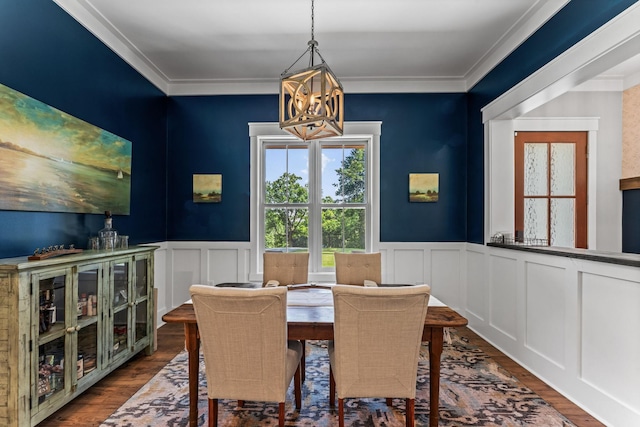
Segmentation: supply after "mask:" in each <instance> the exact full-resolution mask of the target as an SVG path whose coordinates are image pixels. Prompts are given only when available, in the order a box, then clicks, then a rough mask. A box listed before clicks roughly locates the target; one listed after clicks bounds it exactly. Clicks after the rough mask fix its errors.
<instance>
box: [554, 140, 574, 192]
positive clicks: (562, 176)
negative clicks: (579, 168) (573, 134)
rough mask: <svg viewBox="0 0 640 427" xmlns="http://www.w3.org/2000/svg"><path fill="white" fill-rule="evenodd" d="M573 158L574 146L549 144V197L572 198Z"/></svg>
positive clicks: (569, 144) (570, 144)
mask: <svg viewBox="0 0 640 427" xmlns="http://www.w3.org/2000/svg"><path fill="white" fill-rule="evenodd" d="M575 157H576V145H575V144H573V143H554V144H551V195H553V196H573V195H574V194H575V188H574V184H575V176H574V170H575V163H576V160H575Z"/></svg>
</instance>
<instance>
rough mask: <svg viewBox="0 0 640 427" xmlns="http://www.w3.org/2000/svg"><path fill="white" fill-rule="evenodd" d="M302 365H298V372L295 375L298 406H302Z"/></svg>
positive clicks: (294, 384)
mask: <svg viewBox="0 0 640 427" xmlns="http://www.w3.org/2000/svg"><path fill="white" fill-rule="evenodd" d="M301 370H302V367H301V366H300V365H298V368H297V369H296V373H295V374H294V375H293V392H294V394H295V398H296V408H298V409H300V408H302V391H301V389H302V379H301V378H300V376H301V373H300V371H301Z"/></svg>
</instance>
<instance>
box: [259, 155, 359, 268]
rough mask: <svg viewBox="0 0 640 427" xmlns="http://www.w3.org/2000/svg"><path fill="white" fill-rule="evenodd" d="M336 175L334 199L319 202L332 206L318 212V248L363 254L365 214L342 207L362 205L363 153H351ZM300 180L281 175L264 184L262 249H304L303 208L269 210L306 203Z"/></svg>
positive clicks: (306, 194)
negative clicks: (319, 245)
mask: <svg viewBox="0 0 640 427" xmlns="http://www.w3.org/2000/svg"><path fill="white" fill-rule="evenodd" d="M336 172H337V173H338V183H336V184H334V186H335V187H336V194H335V196H336V198H335V199H333V198H332V197H331V196H325V197H324V198H323V199H322V203H323V204H332V205H334V206H333V207H330V208H324V209H322V213H321V215H322V247H323V248H338V250H344V248H352V249H360V250H363V249H365V231H366V230H365V211H364V209H362V208H352V207H345V206H344V205H343V204H344V203H364V201H365V197H364V196H365V176H366V174H365V172H366V171H365V158H364V149H360V148H359V149H351V150H350V152H349V154H348V155H347V156H346V157H345V158H344V160H343V161H342V165H341V167H340V168H339V169H337V170H336ZM301 180H302V178H301V177H299V176H297V175H295V174H292V173H284V174H282V176H280V177H279V178H278V179H276V180H275V181H273V182H267V183H266V194H265V197H266V199H265V203H266V204H271V205H272V206H271V207H268V208H267V209H266V211H265V248H292V247H304V248H306V247H308V233H309V212H308V210H307V208H306V206H304V207H302V206H301V207H300V208H293V207H290V206H282V207H278V206H273V205H277V204H288V205H291V204H296V203H300V204H306V203H308V202H309V187H308V185H302V184H301V183H300V181H301ZM331 253H333V251H332V252H331ZM331 256H332V255H331ZM323 265H324V255H323ZM331 265H333V261H331Z"/></svg>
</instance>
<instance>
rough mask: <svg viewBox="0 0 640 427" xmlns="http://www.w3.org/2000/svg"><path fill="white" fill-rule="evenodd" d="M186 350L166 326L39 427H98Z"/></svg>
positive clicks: (552, 400)
mask: <svg viewBox="0 0 640 427" xmlns="http://www.w3.org/2000/svg"><path fill="white" fill-rule="evenodd" d="M458 333H459V334H461V335H463V336H465V337H467V338H468V339H469V340H470V342H471V343H473V344H475V345H477V346H478V347H480V348H481V349H482V350H483V351H484V352H485V353H487V354H488V355H489V356H491V357H492V358H493V359H494V360H495V361H496V362H498V363H499V364H500V365H502V366H503V367H504V368H505V369H506V370H508V371H509V372H510V373H511V374H512V375H513V376H515V377H516V378H518V379H519V380H520V381H522V382H523V383H524V384H525V385H526V386H527V387H529V388H531V389H532V390H533V391H534V392H536V393H537V394H538V395H539V396H540V397H542V398H543V399H544V400H546V401H547V402H549V404H551V405H552V406H553V407H555V408H556V410H558V411H559V412H560V413H562V414H563V415H564V416H566V417H567V418H569V419H570V420H571V421H572V422H573V423H574V424H576V425H577V426H579V427H596V426H597V427H602V426H604V424H602V423H600V422H599V421H597V420H596V419H595V418H593V417H591V416H590V415H589V414H587V413H586V412H585V411H583V410H582V409H580V408H579V407H577V406H576V405H574V404H573V403H572V402H571V401H569V400H567V399H565V398H564V397H562V396H561V395H560V394H559V393H557V392H556V391H555V390H553V389H552V388H551V387H549V386H548V385H546V384H545V383H543V382H542V381H540V380H539V379H538V378H536V377H535V376H534V375H532V374H531V373H530V372H528V371H527V370H526V369H524V368H523V367H521V366H520V365H518V364H517V363H515V362H514V361H513V360H511V359H510V358H508V357H507V356H505V355H504V354H503V353H502V352H500V351H498V350H497V349H496V348H495V347H493V346H492V345H490V344H489V343H487V342H486V341H484V340H483V339H482V338H480V337H479V336H478V335H476V334H475V333H474V332H472V331H471V330H469V329H468V328H461V329H458ZM183 348H184V330H183V327H182V325H179V324H165V325H163V326H162V327H160V328H159V329H158V351H156V352H155V353H154V354H153V355H151V356H145V355H144V354H139V355H138V356H136V357H134V358H133V359H132V360H130V361H129V362H127V363H126V364H124V365H123V366H122V367H120V368H119V369H117V370H116V371H114V372H112V373H111V374H110V375H109V376H107V377H106V378H104V379H102V380H101V381H100V382H98V383H97V384H96V385H94V386H93V387H91V389H89V390H87V391H86V392H85V393H83V394H82V395H80V396H78V397H77V398H76V399H74V400H73V401H72V402H70V403H68V404H67V405H66V406H65V407H63V408H62V409H60V410H59V411H57V412H56V413H54V414H53V415H51V416H50V417H49V418H47V419H46V420H44V421H43V422H42V423H40V424H39V425H38V426H39V427H63V426H64V427H90V426H99V425H100V424H101V423H102V422H103V421H104V420H106V419H107V418H109V416H110V415H111V414H112V413H113V412H114V411H115V410H116V409H118V408H119V407H120V406H121V405H122V404H123V403H124V402H126V401H127V400H128V399H129V397H131V396H132V395H133V394H135V392H136V391H137V390H138V389H139V388H140V387H142V386H143V385H144V384H145V383H146V382H148V381H149V380H150V379H151V378H152V377H153V376H154V375H155V374H156V373H157V372H158V371H159V370H160V369H162V367H163V366H164V365H166V364H167V363H168V362H169V361H170V360H171V359H173V358H174V357H175V355H176V354H178V353H179V352H180V351H181V350H182V349H183Z"/></svg>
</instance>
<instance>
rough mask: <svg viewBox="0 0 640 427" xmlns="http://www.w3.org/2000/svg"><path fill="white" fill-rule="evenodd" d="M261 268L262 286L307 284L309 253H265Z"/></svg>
mask: <svg viewBox="0 0 640 427" xmlns="http://www.w3.org/2000/svg"><path fill="white" fill-rule="evenodd" d="M262 267H263V275H262V286H288V285H297V284H301V283H307V278H308V277H309V252H265V253H264V254H263V255H262Z"/></svg>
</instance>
